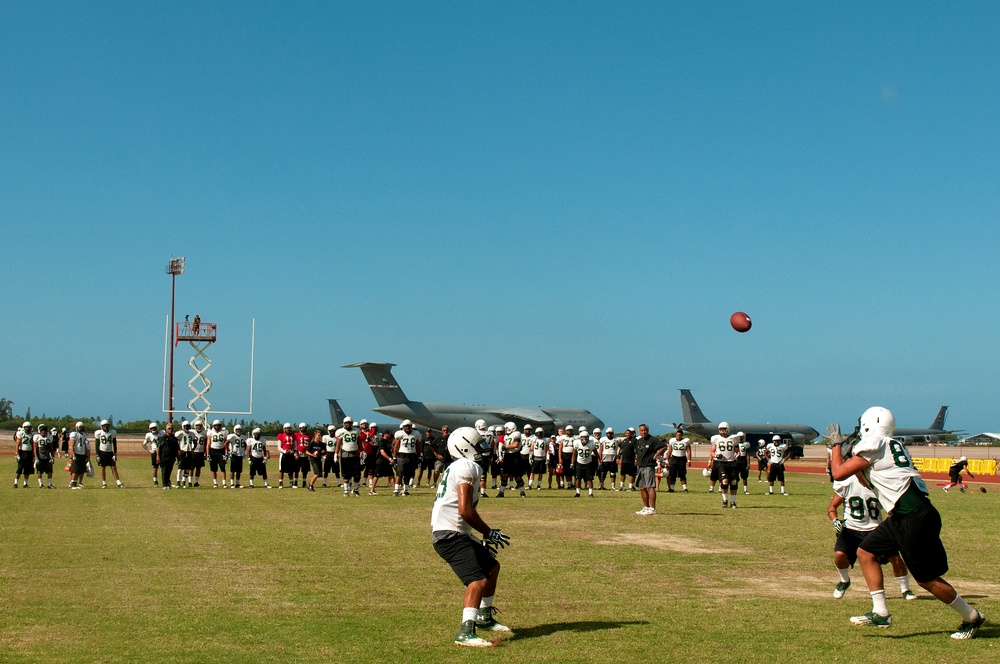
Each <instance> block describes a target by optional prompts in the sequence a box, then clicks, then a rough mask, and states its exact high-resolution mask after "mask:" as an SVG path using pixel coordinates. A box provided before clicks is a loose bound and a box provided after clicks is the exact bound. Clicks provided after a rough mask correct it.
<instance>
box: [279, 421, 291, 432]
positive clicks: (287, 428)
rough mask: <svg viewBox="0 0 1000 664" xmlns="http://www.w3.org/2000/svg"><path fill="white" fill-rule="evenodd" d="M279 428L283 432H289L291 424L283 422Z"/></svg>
mask: <svg viewBox="0 0 1000 664" xmlns="http://www.w3.org/2000/svg"><path fill="white" fill-rule="evenodd" d="M281 428H282V429H284V430H285V431H291V430H292V423H291V422H285V423H284V424H282V425H281Z"/></svg>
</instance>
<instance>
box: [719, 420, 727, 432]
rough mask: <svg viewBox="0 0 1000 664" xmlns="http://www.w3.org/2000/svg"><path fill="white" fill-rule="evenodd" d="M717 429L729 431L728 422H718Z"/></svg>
mask: <svg viewBox="0 0 1000 664" xmlns="http://www.w3.org/2000/svg"><path fill="white" fill-rule="evenodd" d="M719 431H729V422H719Z"/></svg>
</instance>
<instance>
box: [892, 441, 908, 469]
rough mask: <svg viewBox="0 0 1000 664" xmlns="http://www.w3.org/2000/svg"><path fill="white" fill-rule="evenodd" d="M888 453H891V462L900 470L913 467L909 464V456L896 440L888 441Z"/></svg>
mask: <svg viewBox="0 0 1000 664" xmlns="http://www.w3.org/2000/svg"><path fill="white" fill-rule="evenodd" d="M889 451H890V452H892V460H893V461H894V462H895V463H896V465H897V466H899V467H900V468H909V467H910V466H911V465H913V464H912V463H911V462H910V457H909V455H908V454H907V453H906V448H905V447H903V444H902V443H900V442H899V441H898V440H895V439H893V440H890V441H889Z"/></svg>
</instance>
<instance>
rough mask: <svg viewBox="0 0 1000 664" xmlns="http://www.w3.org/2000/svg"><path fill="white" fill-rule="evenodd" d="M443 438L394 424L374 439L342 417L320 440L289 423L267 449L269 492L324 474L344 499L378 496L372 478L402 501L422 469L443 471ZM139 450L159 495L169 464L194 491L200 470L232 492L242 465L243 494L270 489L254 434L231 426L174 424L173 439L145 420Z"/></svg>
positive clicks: (371, 431) (260, 440)
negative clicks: (259, 486) (271, 464)
mask: <svg viewBox="0 0 1000 664" xmlns="http://www.w3.org/2000/svg"><path fill="white" fill-rule="evenodd" d="M443 434H444V437H443V438H442V439H435V438H434V437H433V436H432V435H431V433H430V432H425V433H424V434H423V436H422V435H421V434H420V432H418V431H417V430H416V429H414V427H413V424H412V422H410V421H409V420H404V421H403V422H402V424H401V426H400V429H399V430H398V431H396V432H395V435H390V434H389V433H388V432H381V433H380V432H379V431H378V425H377V424H375V423H372V424H371V425H369V423H368V421H367V420H361V421H360V422H359V423H358V426H357V427H355V424H354V421H353V419H352V418H350V417H347V418H345V419H344V421H343V423H342V426H340V427H337V426H336V425H330V426H328V427H327V433H326V434H324V433H323V432H322V430H321V429H318V428H317V429H314V430H313V431H312V432H310V431H309V430H308V426H307V425H306V424H305V423H304V422H302V423H300V424H299V425H298V428H297V430H294V429H293V427H292V425H291V423H285V424H284V426H283V427H282V431H281V433H279V434H278V435H277V437H276V438H277V441H276V442H277V449H276V450H275V451H274V454H276V455H277V457H278V484H277V488H278V489H283V488H285V478H286V476H287V478H288V487H289V488H293V489H297V488H299V486H300V482H301V486H302V487H303V488H305V489H307V490H309V491H315V490H316V489H315V484H316V482H317V480H319V478H320V477H322V478H323V486H326V484H327V478H328V477H329V476H330V475H331V474H332V475H334V477H335V478H336V479H337V480H338V484H339V485H341V486H342V487H343V489H344V495H345V496H359V495H360V490H361V487H362V486H365V487H366V488H367V489H368V493H369V495H378V493H377V491H376V488H377V486H378V480H379V479H380V478H382V477H388V478H391V479H390V480H389V481H390V482H392V483H393V485H394V490H393V493H394V494H395V495H404V496H408V495H409V488H410V487H412V486H414V483H416V484H417V485H419V484H420V482H421V481H422V480H423V474H424V472H425V471H426V472H427V479H428V481H429V482H430V481H432V480H433V479H436V477H437V474H438V473H440V471H441V470H443V465H442V464H441V460H442V459H444V458H445V457H443V456H442V452H443V453H444V454H445V455H446V454H447V449H445V447H446V445H447V442H446V441H447V435H448V434H447V427H445V431H444V432H443ZM441 441H444V442H443V443H442V442H441ZM142 445H143V448H144V449H145V450H146V451H147V452H149V454H150V463H151V466H152V480H153V486H157V485H158V484H159V483H161V482H162V485H163V488H164V489H169V488H172V487H173V482H172V477H173V473H174V465H175V464H176V466H177V471H176V472H177V475H176V478H175V479H174V481H176V483H177V485H178V486H179V487H180V488H194V487H199V486H201V475H202V470H203V469H204V468H205V466H206V465H208V468H209V471H208V472H210V473H211V475H212V487H213V488H218V487H222V488H232V489H239V488H242V486H243V485H242V480H243V474H244V465H245V463H246V465H248V466H249V475H250V477H249V485H248V486H249V488H253V487H255V483H254V482H255V480H256V479H257V478H258V477H259V478H260V479H261V480H262V481H263V486H264V488H268V489H270V488H272V485H271V484H270V482H269V480H268V474H267V461H268V460H269V459H270V458H271V457H272V456H273V454H272V451H271V450H270V449H269V447H268V443H267V441H266V440H265V439H264V437H263V436H262V435H261V431H260V429H259V428H255V429H253V430H252V431H251V432H250V435H249V436H246V435H245V434H244V433H243V428H242V426H241V425H239V424H237V425H235V426H234V427H233V431H232V432H230V431H228V430H227V429H226V428H225V427H224V426H223V424H222V422H220V421H219V420H215V421H213V422H212V425H211V427H210V428H208V429H206V428H205V426H204V424H203V422H202V421H201V420H200V419H196V420H194V422H187V421H183V422H181V428H180V431H178V432H176V434H175V433H174V431H173V426H172V425H169V424H168V425H167V427H166V429H165V430H160V429H159V427H158V425H157V423H156V422H150V424H149V432H148V433H147V434H146V436H145V438H144V440H143V443H142ZM432 472H433V473H434V478H432V477H431V474H432ZM158 473H159V475H158ZM310 473H311V474H312V477H311V478H310V477H309V475H310ZM220 475H221V478H220ZM362 478H364V479H362ZM220 480H221V484H220V483H219V482H220Z"/></svg>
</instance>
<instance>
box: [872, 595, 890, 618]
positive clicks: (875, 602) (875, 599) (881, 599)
mask: <svg viewBox="0 0 1000 664" xmlns="http://www.w3.org/2000/svg"><path fill="white" fill-rule="evenodd" d="M870 594H871V596H872V612H873V613H875V614H877V615H880V616H887V615H889V608H888V607H887V606H886V605H885V590H872V591H871V592H870Z"/></svg>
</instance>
